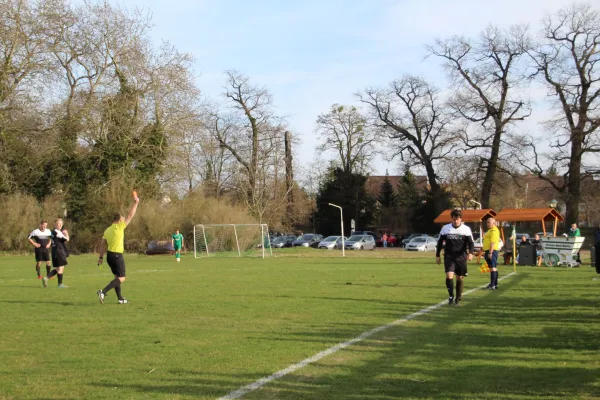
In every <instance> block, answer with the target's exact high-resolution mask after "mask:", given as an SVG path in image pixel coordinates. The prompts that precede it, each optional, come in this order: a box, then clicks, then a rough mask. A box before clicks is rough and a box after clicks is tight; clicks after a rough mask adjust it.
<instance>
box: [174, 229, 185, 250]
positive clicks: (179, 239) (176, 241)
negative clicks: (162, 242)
mask: <svg viewBox="0 0 600 400" xmlns="http://www.w3.org/2000/svg"><path fill="white" fill-rule="evenodd" d="M182 243H183V235H182V234H181V233H175V234H173V245H174V246H175V248H176V249H181V244H182Z"/></svg>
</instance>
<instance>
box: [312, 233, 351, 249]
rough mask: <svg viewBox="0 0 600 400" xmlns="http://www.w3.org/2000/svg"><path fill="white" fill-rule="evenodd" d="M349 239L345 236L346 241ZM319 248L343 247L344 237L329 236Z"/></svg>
mask: <svg viewBox="0 0 600 400" xmlns="http://www.w3.org/2000/svg"><path fill="white" fill-rule="evenodd" d="M346 240H348V239H346V238H344V242H345V241H346ZM318 248H319V249H328V250H333V249H341V248H342V237H341V236H327V237H326V238H325V239H323V240H322V241H321V242H320V243H319V246H318Z"/></svg>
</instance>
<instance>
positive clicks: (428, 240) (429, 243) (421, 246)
mask: <svg viewBox="0 0 600 400" xmlns="http://www.w3.org/2000/svg"><path fill="white" fill-rule="evenodd" d="M436 245H437V240H436V239H434V238H433V237H431V236H419V237H416V238H414V239H413V240H411V241H410V242H408V243H407V244H406V247H405V248H406V250H407V251H435V247H436Z"/></svg>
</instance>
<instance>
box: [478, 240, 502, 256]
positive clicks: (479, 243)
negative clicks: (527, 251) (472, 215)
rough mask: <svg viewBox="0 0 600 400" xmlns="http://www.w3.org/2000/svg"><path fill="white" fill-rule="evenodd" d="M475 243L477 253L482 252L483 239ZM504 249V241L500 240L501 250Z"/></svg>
mask: <svg viewBox="0 0 600 400" xmlns="http://www.w3.org/2000/svg"><path fill="white" fill-rule="evenodd" d="M474 243H475V252H476V253H478V252H480V251H481V247H482V245H483V244H482V243H483V242H482V238H479V239H477V240H475V241H474ZM503 247H504V242H503V241H502V239H500V250H502V248H503Z"/></svg>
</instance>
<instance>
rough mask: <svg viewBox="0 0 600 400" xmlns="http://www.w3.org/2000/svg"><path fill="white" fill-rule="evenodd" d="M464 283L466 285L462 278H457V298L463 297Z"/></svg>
mask: <svg viewBox="0 0 600 400" xmlns="http://www.w3.org/2000/svg"><path fill="white" fill-rule="evenodd" d="M464 285H465V281H463V280H462V279H457V280H456V298H457V299H461V298H462V292H463V287H464Z"/></svg>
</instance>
